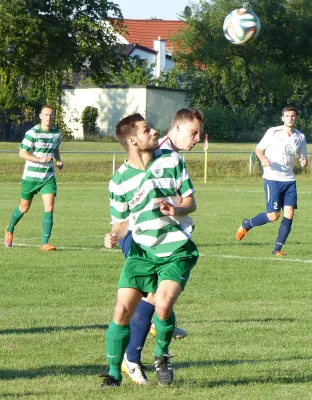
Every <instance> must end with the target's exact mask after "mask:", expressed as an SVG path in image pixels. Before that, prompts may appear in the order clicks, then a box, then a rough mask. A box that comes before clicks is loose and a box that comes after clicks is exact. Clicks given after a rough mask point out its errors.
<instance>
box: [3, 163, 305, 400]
mask: <svg viewBox="0 0 312 400" xmlns="http://www.w3.org/2000/svg"><path fill="white" fill-rule="evenodd" d="M15 157H16V156H15ZM5 160H6V161H5V162H3V159H2V168H4V169H5V167H3V164H7V159H5ZM84 160H85V163H86V165H85V168H86V171H89V167H88V162H89V160H92V157H91V158H90V159H89V157H88V156H86V158H85V159H84ZM90 162H91V161H90ZM21 168H22V164H20V171H19V173H20V174H21ZM110 172H111V171H110V169H109V170H108V171H106V175H105V179H104V178H103V180H98V181H96V180H94V181H92V180H90V181H88V179H83V180H81V181H75V180H72V179H68V180H67V179H66V174H64V176H62V178H61V179H59V185H58V197H57V203H56V209H55V223H54V228H53V234H52V239H51V243H53V244H55V245H56V246H57V248H58V250H57V251H56V252H52V253H42V252H40V250H39V246H40V238H41V218H42V204H41V199H40V198H39V197H38V198H36V199H35V200H34V204H33V205H32V208H31V209H30V211H29V213H28V214H27V215H26V216H25V217H24V218H23V219H22V220H21V221H20V223H19V224H18V226H17V228H16V231H15V242H14V244H15V246H14V247H13V248H12V249H6V248H4V246H3V247H0V260H1V281H0V293H1V294H0V296H1V305H2V307H1V326H0V334H1V344H0V352H1V360H0V363H1V366H0V372H1V381H0V397H1V398H3V399H20V398H25V399H27V400H32V399H48V400H50V399H51V400H60V399H62V400H63V399H66V400H67V399H70V400H76V399H88V400H89V399H90V400H95V399H103V398H104V399H117V400H119V399H127V398H132V399H134V400H136V399H138V400H141V399H146V398H155V399H157V400H163V399H164V400H168V399H175V398H179V399H181V400H197V399H218V400H219V399H230V400H241V399H244V400H245V399H247V400H249V399H269V400H271V399H272V400H275V399H283V400H284V399H312V394H311V393H312V330H311V311H312V307H311V302H312V292H311V288H312V274H311V269H312V251H311V243H312V229H311V228H312V213H311V203H312V190H311V183H312V178H310V176H308V175H307V176H304V177H302V176H300V177H298V192H299V209H298V211H297V212H296V216H295V221H294V224H293V229H292V232H291V234H290V237H289V239H288V241H287V244H286V245H285V246H284V248H283V250H284V251H285V252H286V253H287V256H286V257H284V258H282V259H281V258H275V257H274V256H273V255H271V251H272V248H273V245H274V242H275V238H276V233H277V229H278V223H275V224H269V225H265V226H263V227H261V228H255V229H254V230H252V231H251V232H250V233H249V234H248V235H247V236H246V238H245V239H244V240H243V241H242V242H241V243H237V242H236V241H235V238H234V235H235V231H236V229H237V227H238V226H239V224H240V223H241V220H242V219H243V218H244V217H251V216H253V215H255V214H256V213H258V212H260V211H262V210H263V209H264V195H263V188H262V179H261V178H260V177H259V176H254V177H253V178H252V179H250V178H249V177H248V176H247V177H246V178H244V179H242V178H241V177H240V176H239V175H238V176H236V175H235V174H233V175H232V176H228V178H227V180H226V181H225V179H224V177H222V178H221V179H220V180H218V178H217V177H215V179H213V180H212V179H211V180H210V179H208V183H207V184H204V183H202V179H195V182H194V183H195V186H196V189H197V192H196V199H197V205H198V209H197V211H196V213H195V214H194V219H195V222H196V229H195V233H194V241H195V242H196V244H197V245H198V248H199V251H200V258H199V261H198V264H197V266H196V267H195V269H194V270H193V273H192V276H191V278H190V280H189V282H188V285H187V287H186V290H185V292H184V293H183V295H182V296H181V297H180V299H179V301H178V303H177V305H176V307H175V310H176V314H177V320H178V324H179V325H180V326H181V327H183V328H185V329H186V330H187V331H188V334H189V335H188V337H187V338H186V339H184V340H181V341H175V342H173V343H172V346H171V349H170V350H171V353H173V354H174V356H175V357H174V358H173V364H174V367H175V380H174V383H173V384H172V386H170V387H166V388H161V387H158V385H157V379H156V376H155V373H154V372H153V371H152V362H153V356H152V352H153V339H152V338H151V337H149V338H148V340H147V344H146V348H145V350H144V353H143V361H144V362H145V363H146V364H148V366H149V369H150V370H149V371H148V376H149V378H150V380H151V381H152V384H151V385H150V386H149V387H138V386H135V385H133V384H132V383H131V382H130V380H129V379H128V377H127V376H125V377H124V380H123V385H122V386H121V387H120V388H116V389H105V390H101V389H99V387H98V385H99V383H100V382H101V379H100V378H99V377H98V375H99V374H100V373H102V372H104V371H105V369H106V365H105V355H104V345H105V342H104V340H105V331H106V329H107V325H108V323H109V321H110V319H111V316H112V310H113V305H114V299H115V293H116V283H117V280H118V275H119V271H120V269H121V266H122V263H123V257H122V255H121V252H120V251H119V250H117V249H116V250H112V251H109V250H106V249H104V248H103V245H102V243H103V236H104V234H105V233H106V232H107V231H108V230H109V220H110V218H109V214H108V189H107V179H108V178H109V176H110ZM90 174H91V169H90ZM0 192H1V208H0V226H2V227H3V229H4V228H5V225H6V223H7V222H8V219H9V217H10V215H11V213H12V210H13V208H14V207H15V206H16V205H17V203H18V197H19V192H20V182H18V181H16V182H15V181H13V182H10V181H6V177H5V176H4V177H3V175H2V176H1V179H0Z"/></svg>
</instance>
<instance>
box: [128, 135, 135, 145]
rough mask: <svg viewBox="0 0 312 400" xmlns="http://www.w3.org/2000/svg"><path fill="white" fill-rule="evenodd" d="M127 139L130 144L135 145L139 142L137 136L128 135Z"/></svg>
mask: <svg viewBox="0 0 312 400" xmlns="http://www.w3.org/2000/svg"><path fill="white" fill-rule="evenodd" d="M126 141H127V143H128V146H130V145H132V146H133V145H134V144H136V143H137V141H136V137H135V136H128V137H127V139H126Z"/></svg>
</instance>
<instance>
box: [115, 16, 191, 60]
mask: <svg viewBox="0 0 312 400" xmlns="http://www.w3.org/2000/svg"><path fill="white" fill-rule="evenodd" d="M124 26H125V31H126V32H125V34H124V35H123V37H124V38H125V39H126V41H127V42H128V43H129V44H139V45H141V46H144V47H148V48H150V49H154V40H157V39H158V38H161V39H162V40H165V41H166V53H167V54H168V53H169V54H172V53H173V52H174V45H173V43H172V42H171V41H170V37H172V36H174V35H176V34H177V33H178V32H179V31H180V30H181V29H183V28H184V26H185V24H184V22H183V21H167V20H163V19H125V20H124Z"/></svg>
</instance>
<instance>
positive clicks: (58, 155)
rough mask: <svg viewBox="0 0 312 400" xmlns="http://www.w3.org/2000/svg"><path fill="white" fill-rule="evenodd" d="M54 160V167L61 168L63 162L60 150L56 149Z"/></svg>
mask: <svg viewBox="0 0 312 400" xmlns="http://www.w3.org/2000/svg"><path fill="white" fill-rule="evenodd" d="M54 158H55V159H56V166H57V168H58V169H62V168H63V162H62V160H61V155H60V149H59V148H57V149H56V150H55V153H54Z"/></svg>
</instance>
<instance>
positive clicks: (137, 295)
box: [101, 114, 198, 387]
mask: <svg viewBox="0 0 312 400" xmlns="http://www.w3.org/2000/svg"><path fill="white" fill-rule="evenodd" d="M116 136H117V139H118V141H119V142H120V143H121V144H122V146H123V147H124V148H125V149H126V150H127V151H128V156H129V158H128V159H127V160H126V161H125V162H124V164H123V165H122V166H121V167H120V168H119V169H118V171H117V172H116V174H115V175H114V176H113V178H112V180H111V182H110V213H111V217H112V222H113V225H112V230H111V232H110V233H108V234H106V236H105V240H104V243H105V246H106V247H107V248H112V247H114V246H115V245H116V244H117V242H118V241H119V240H120V239H122V238H123V237H124V236H125V235H126V234H127V232H128V221H129V218H130V216H131V220H132V236H133V240H132V243H131V247H130V251H129V254H128V258H127V260H126V261H125V264H124V266H123V269H122V272H121V275H120V279H119V283H118V292H117V300H116V304H115V310H114V317H113V321H112V322H111V323H110V325H109V328H108V331H107V334H106V356H107V360H108V363H109V366H110V369H109V374H108V375H104V380H103V383H102V385H101V386H102V387H106V386H119V385H120V382H121V363H122V360H123V356H124V353H125V351H126V348H127V346H128V343H129V340H130V318H131V315H132V314H133V312H134V310H135V309H136V306H137V304H138V303H139V301H140V299H141V298H142V296H146V295H147V293H149V292H151V293H156V295H155V315H154V323H155V327H156V346H155V350H154V356H155V370H156V372H157V378H158V382H159V384H161V385H169V384H170V383H171V382H172V379H173V369H172V365H171V363H170V358H171V356H170V355H169V345H170V342H171V339H172V333H173V330H174V327H175V318H174V313H173V305H174V303H175V301H176V300H177V298H178V297H179V295H180V294H181V292H182V291H183V289H184V287H185V285H186V282H187V280H188V277H189V274H190V271H191V269H192V268H193V267H194V265H195V264H196V261H197V259H198V250H197V248H196V246H195V244H194V243H193V241H192V240H191V232H192V228H193V221H192V219H191V218H190V217H189V216H188V214H190V213H192V212H194V211H195V209H196V203H195V198H194V191H195V190H194V188H193V185H192V182H191V179H190V177H189V174H188V171H187V169H186V167H185V164H184V161H183V160H182V159H181V158H180V157H179V156H178V154H177V153H176V152H172V151H168V150H161V149H160V150H157V151H155V150H156V149H157V148H158V141H157V132H156V131H155V130H154V129H152V128H150V127H149V126H148V124H147V123H146V121H145V120H144V118H143V117H142V116H141V115H140V114H133V115H130V116H128V117H126V118H124V119H122V120H121V121H120V122H119V124H118V125H117V129H116Z"/></svg>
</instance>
